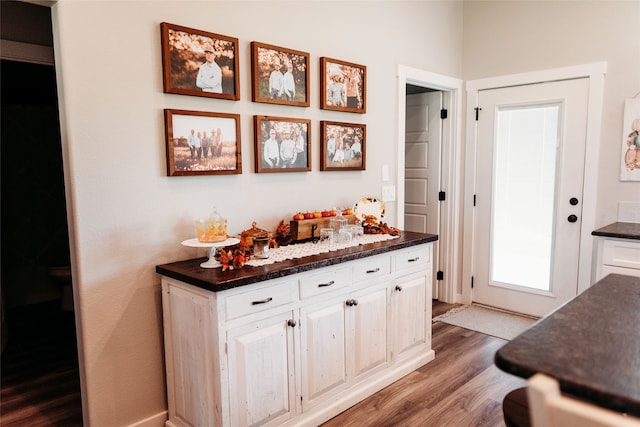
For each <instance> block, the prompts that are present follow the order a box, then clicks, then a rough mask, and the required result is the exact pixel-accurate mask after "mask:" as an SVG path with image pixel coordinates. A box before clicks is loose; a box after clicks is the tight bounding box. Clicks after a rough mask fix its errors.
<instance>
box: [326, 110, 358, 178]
mask: <svg viewBox="0 0 640 427" xmlns="http://www.w3.org/2000/svg"><path fill="white" fill-rule="evenodd" d="M320 132H321V135H322V136H323V139H324V143H323V144H321V146H320V154H321V158H320V170H322V171H325V170H336V171H337V170H365V154H364V153H365V152H364V142H365V134H366V125H364V124H351V123H341V122H328V121H321V122H320Z"/></svg>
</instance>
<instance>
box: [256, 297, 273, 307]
mask: <svg viewBox="0 0 640 427" xmlns="http://www.w3.org/2000/svg"><path fill="white" fill-rule="evenodd" d="M269 301H273V298H271V297H269V298H266V299H263V300H260V301H253V302H252V303H251V305H258V304H266V303H268V302H269Z"/></svg>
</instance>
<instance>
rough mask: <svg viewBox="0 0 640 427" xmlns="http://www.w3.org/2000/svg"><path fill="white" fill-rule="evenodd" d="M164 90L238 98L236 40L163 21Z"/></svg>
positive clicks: (238, 70)
mask: <svg viewBox="0 0 640 427" xmlns="http://www.w3.org/2000/svg"><path fill="white" fill-rule="evenodd" d="M160 33H161V39H162V76H163V80H162V83H163V89H164V92H165V93H177V94H180V95H193V96H204V97H208V98H220V99H230V100H233V101H237V100H239V99H240V67H239V60H238V39H237V38H235V37H229V36H222V35H220V34H214V33H209V32H206V31H202V30H196V29H193V28H187V27H182V26H180V25H175V24H169V23H167V22H163V23H161V24H160Z"/></svg>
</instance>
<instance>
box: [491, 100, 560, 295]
mask: <svg viewBox="0 0 640 427" xmlns="http://www.w3.org/2000/svg"><path fill="white" fill-rule="evenodd" d="M559 114H560V105H558V104H550V105H536V106H526V107H516V108H513V107H511V108H504V109H499V110H498V112H497V128H496V131H497V135H496V144H495V160H494V162H495V163H494V164H495V170H494V173H495V176H494V179H493V182H494V188H493V192H494V193H493V194H494V205H493V218H492V221H491V223H492V224H493V230H492V240H491V248H492V254H491V255H492V256H491V281H492V282H493V283H494V285H495V284H500V283H502V284H507V285H515V286H523V287H528V288H534V289H539V290H545V291H548V290H550V283H551V267H552V259H553V257H552V255H553V254H552V248H553V235H554V216H555V215H554V211H555V209H554V201H555V193H556V191H555V189H556V176H557V174H556V170H557V157H558V156H557V147H558V138H559V127H558V124H559Z"/></svg>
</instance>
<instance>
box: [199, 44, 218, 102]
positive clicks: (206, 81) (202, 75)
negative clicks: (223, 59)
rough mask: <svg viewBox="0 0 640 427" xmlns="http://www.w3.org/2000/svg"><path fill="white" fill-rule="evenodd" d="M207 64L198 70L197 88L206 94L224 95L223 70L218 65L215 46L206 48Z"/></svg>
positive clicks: (208, 45) (206, 46)
mask: <svg viewBox="0 0 640 427" xmlns="http://www.w3.org/2000/svg"><path fill="white" fill-rule="evenodd" d="M204 55H205V62H204V64H202V65H201V66H200V69H199V70H198V77H197V78H196V86H198V87H199V88H200V89H202V90H203V91H204V92H214V93H222V69H220V67H219V66H218V64H217V63H216V61H215V59H216V55H215V51H214V50H213V46H211V45H210V44H206V45H205V46H204Z"/></svg>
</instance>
